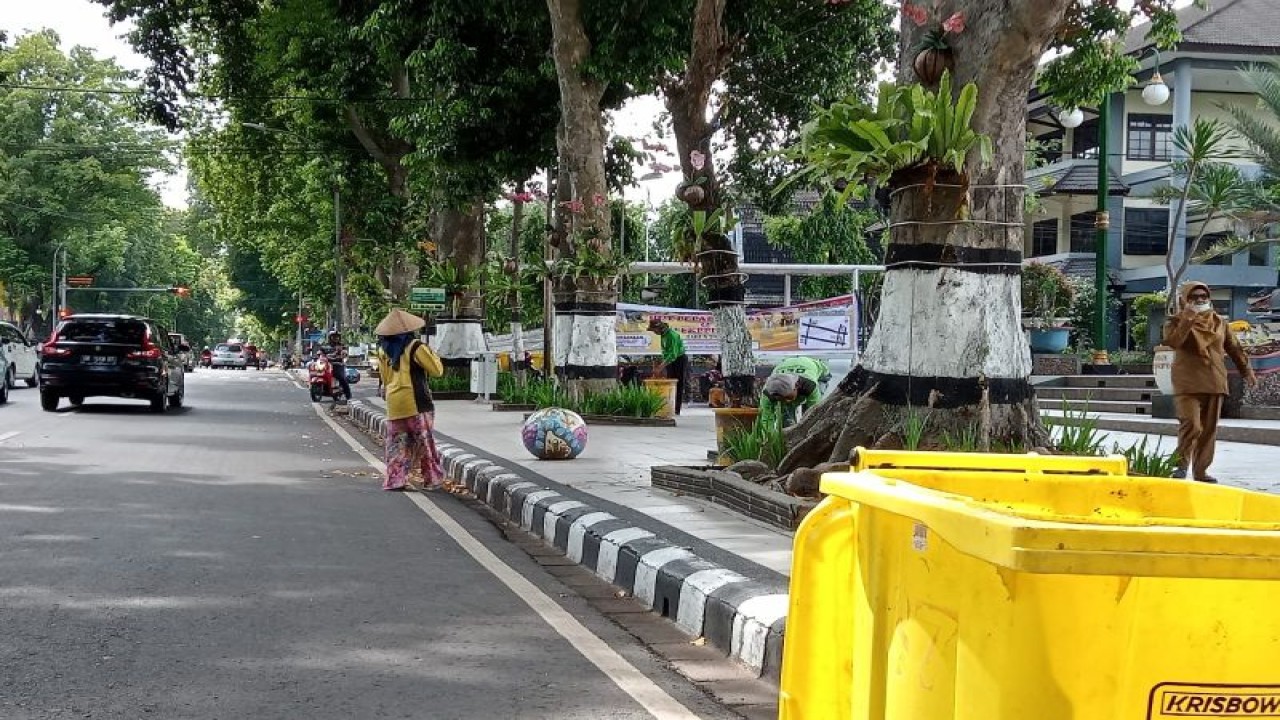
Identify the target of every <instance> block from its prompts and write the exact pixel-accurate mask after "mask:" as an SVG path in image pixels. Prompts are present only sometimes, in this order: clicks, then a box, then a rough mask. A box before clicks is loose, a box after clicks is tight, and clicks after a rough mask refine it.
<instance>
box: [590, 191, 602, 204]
mask: <svg viewBox="0 0 1280 720" xmlns="http://www.w3.org/2000/svg"><path fill="white" fill-rule="evenodd" d="M591 200H592V202H594V203H595V204H596V207H600V206H601V205H603V204H604V196H603V195H601V194H600V193H596V196H595V197H593V198H591Z"/></svg>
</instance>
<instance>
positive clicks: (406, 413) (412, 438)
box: [374, 308, 444, 491]
mask: <svg viewBox="0 0 1280 720" xmlns="http://www.w3.org/2000/svg"><path fill="white" fill-rule="evenodd" d="M424 325H426V323H425V322H424V321H423V320H422V318H420V317H418V316H417V315H413V314H411V313H407V312H405V311H404V310H401V309H399V308H396V309H394V310H392V311H391V312H390V313H387V316H386V317H384V318H382V322H380V323H378V327H376V328H375V329H374V332H375V333H377V335H378V350H379V351H380V352H381V356H382V357H381V359H380V361H379V363H378V376H379V378H380V379H381V380H382V393H383V397H385V398H386V401H387V436H386V462H387V476H386V479H385V480H384V481H383V483H382V489H383V490H401V491H403V490H415V489H417V487H416V485H417V483H416V482H414V477H413V476H415V475H420V476H421V478H420V480H419V481H418V482H420V483H421V484H422V487H423V488H425V489H435V488H437V487H440V486H441V485H443V484H444V468H443V467H441V465H440V453H439V451H437V450H436V441H435V436H434V435H433V434H432V430H433V428H434V427H435V415H436V414H435V405H434V404H433V403H432V401H431V388H430V386H429V384H428V382H427V378H428V377H429V376H430V377H439V376H440V375H441V374H443V373H444V366H443V365H442V364H441V362H440V358H439V357H438V356H437V355H436V354H435V353H434V352H433V351H432V350H431V348H430V347H428V346H427V344H426V343H424V342H422V341H421V340H419V339H418V337H417V335H418V331H419V330H421V329H422V327H423V326H424Z"/></svg>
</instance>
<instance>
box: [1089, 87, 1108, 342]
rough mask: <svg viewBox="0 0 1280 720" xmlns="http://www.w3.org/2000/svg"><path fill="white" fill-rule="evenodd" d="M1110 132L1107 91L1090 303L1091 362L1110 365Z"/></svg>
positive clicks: (1101, 125)
mask: <svg viewBox="0 0 1280 720" xmlns="http://www.w3.org/2000/svg"><path fill="white" fill-rule="evenodd" d="M1110 133H1111V94H1110V93H1107V94H1106V95H1105V96H1103V98H1102V103H1101V104H1100V105H1099V107H1098V211H1097V216H1096V218H1095V220H1094V228H1095V235H1094V250H1093V252H1094V261H1093V265H1094V303H1093V306H1094V307H1093V358H1092V360H1093V364H1094V366H1095V367H1096V366H1099V365H1103V366H1106V365H1110V364H1111V360H1110V358H1109V357H1108V356H1107V297H1108V295H1107V285H1108V283H1107V234H1108V233H1109V232H1110V230H1111V214H1110V213H1109V212H1108V211H1107V199H1108V195H1110V190H1111V188H1110V182H1111V170H1110V168H1109V166H1108V165H1109V161H1108V154H1107V153H1108V152H1109V150H1108V147H1107V146H1108V144H1109V143H1108V142H1107V136H1108V135H1110Z"/></svg>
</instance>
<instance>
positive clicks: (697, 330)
mask: <svg viewBox="0 0 1280 720" xmlns="http://www.w3.org/2000/svg"><path fill="white" fill-rule="evenodd" d="M857 307H858V305H857V299H856V298H855V297H854V296H852V295H842V296H840V297H834V298H828V299H826V300H818V301H815V302H811V303H803V304H800V305H791V306H788V307H780V308H769V309H765V310H748V311H747V330H748V332H750V333H751V340H752V345H753V346H754V348H755V349H756V350H761V351H797V352H798V351H815V350H852V349H853V342H854V338H856V337H857V334H858V312H857ZM655 318H656V319H658V320H662V321H664V322H666V323H667V324H669V325H670V326H671V327H673V328H675V329H676V331H677V332H679V333H680V334H681V335H682V336H683V337H684V345H685V350H686V351H687V352H688V353H689V354H690V355H718V354H719V353H720V341H719V340H718V339H717V337H716V326H715V319H714V317H713V316H712V314H711V313H710V312H709V311H706V310H684V309H680V308H666V307H658V306H654V305H630V304H626V303H619V304H618V325H617V333H618V354H619V355H657V354H660V353H661V352H662V348H661V345H660V342H659V340H658V336H657V335H654V334H653V333H651V332H649V331H648V329H647V328H648V327H649V321H650V320H651V319H655Z"/></svg>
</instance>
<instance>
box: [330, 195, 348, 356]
mask: <svg viewBox="0 0 1280 720" xmlns="http://www.w3.org/2000/svg"><path fill="white" fill-rule="evenodd" d="M342 275H343V273H342V191H341V190H340V189H339V188H338V180H337V178H336V177H335V178H334V181H333V277H334V283H335V285H336V286H337V287H336V288H335V291H336V293H337V295H336V297H335V298H334V328H333V329H334V330H337V331H338V332H342V325H343V321H344V319H345V318H344V317H343V316H344V315H345V314H346V304H347V301H346V292H345V287H344V282H343V277H342Z"/></svg>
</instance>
